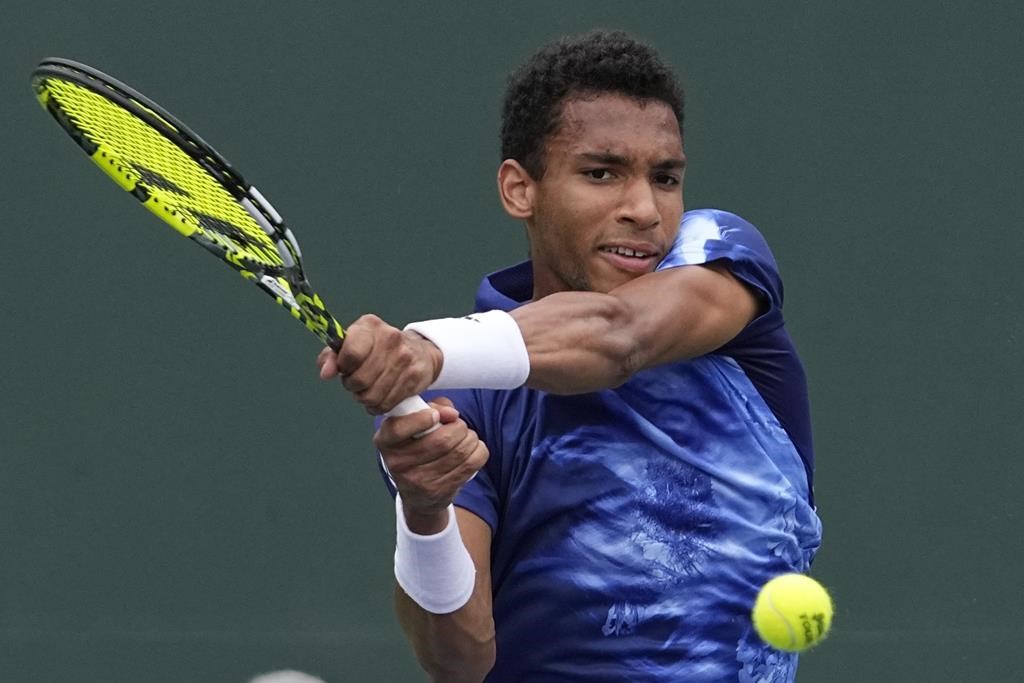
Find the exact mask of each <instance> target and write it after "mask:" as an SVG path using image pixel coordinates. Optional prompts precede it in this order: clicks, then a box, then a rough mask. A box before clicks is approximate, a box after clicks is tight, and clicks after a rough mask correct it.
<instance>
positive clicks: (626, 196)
mask: <svg viewBox="0 0 1024 683" xmlns="http://www.w3.org/2000/svg"><path fill="white" fill-rule="evenodd" d="M654 192H655V190H654V188H653V187H652V186H651V183H650V182H649V181H648V180H647V179H646V178H637V179H636V180H633V181H631V182H629V183H627V184H626V185H625V186H624V187H623V190H622V202H621V203H620V205H619V216H618V218H619V221H621V222H624V223H630V224H632V225H633V226H634V227H635V228H637V229H640V230H649V229H651V228H653V227H656V226H657V225H658V224H659V223H661V212H660V211H659V210H658V202H657V198H656V196H655V194H654Z"/></svg>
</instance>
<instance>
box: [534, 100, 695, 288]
mask: <svg viewBox="0 0 1024 683" xmlns="http://www.w3.org/2000/svg"><path fill="white" fill-rule="evenodd" d="M684 164H685V157H684V155H683V141H682V138H681V136H680V134H679V122H678V121H677V120H676V116H675V114H674V113H673V111H672V109H671V108H670V107H669V106H668V105H667V104H665V103H663V102H660V101H656V100H651V101H648V102H640V101H638V100H635V99H633V98H630V97H626V96H623V95H617V94H607V93H606V94H601V95H596V96H593V97H587V98H583V97H577V98H573V99H570V100H568V101H566V102H565V104H564V106H563V110H562V120H561V126H560V127H559V130H558V132H556V133H555V134H554V135H552V136H551V137H550V138H549V139H548V142H547V146H546V150H545V167H546V171H545V173H544V176H543V177H542V178H541V180H539V181H536V182H535V183H534V194H533V203H532V204H533V205H532V209H533V213H532V216H530V217H529V218H528V219H527V230H528V232H529V235H530V256H531V259H532V260H533V270H534V296H535V297H536V298H539V297H541V296H545V295H547V294H551V293H552V292H557V291H565V290H577V291H594V292H609V291H611V290H613V289H615V288H616V287H618V286H619V285H622V284H624V283H626V282H628V281H629V280H632V279H633V278H636V277H639V276H640V275H642V274H644V273H650V272H652V271H653V270H654V268H655V267H656V266H657V264H658V262H659V261H660V260H661V258H662V257H663V256H664V255H665V252H666V250H667V249H668V248H669V246H671V244H672V241H673V240H674V239H675V237H676V234H677V233H678V231H679V220H680V218H681V217H682V213H683V170H684Z"/></svg>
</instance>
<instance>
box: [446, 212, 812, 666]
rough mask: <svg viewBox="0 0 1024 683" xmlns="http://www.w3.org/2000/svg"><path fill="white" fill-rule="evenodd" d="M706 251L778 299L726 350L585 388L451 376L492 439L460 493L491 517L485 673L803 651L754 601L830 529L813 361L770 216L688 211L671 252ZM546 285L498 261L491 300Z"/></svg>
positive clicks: (467, 415)
mask: <svg viewBox="0 0 1024 683" xmlns="http://www.w3.org/2000/svg"><path fill="white" fill-rule="evenodd" d="M711 261H718V262H721V263H725V264H726V265H727V266H728V267H729V268H730V270H731V272H732V273H733V274H734V275H735V276H736V277H737V278H739V279H740V280H742V281H743V282H745V283H747V284H748V285H749V286H751V287H752V288H754V290H756V291H758V292H759V293H760V295H761V297H762V299H763V301H764V311H763V313H762V314H761V315H760V316H759V317H758V318H757V319H756V320H754V321H753V322H751V323H750V324H749V325H748V326H747V328H746V329H745V330H744V331H743V332H741V333H740V334H739V335H738V336H737V337H736V338H735V339H734V340H732V341H731V342H729V343H728V344H726V345H725V346H724V347H723V348H722V349H720V350H718V351H717V352H715V353H713V354H709V355H707V356H703V357H701V358H696V359H693V360H690V361H685V362H680V363H673V364H669V365H665V366H661V367H656V368H651V369H648V370H644V371H642V372H639V373H637V374H636V375H634V376H633V377H632V378H631V379H630V380H629V381H627V382H626V383H625V384H623V385H622V386H620V387H617V388H615V389H606V390H604V391H598V392H594V393H588V394H580V395H575V396H556V395H552V394H547V393H545V392H542V391H536V390H533V389H527V388H521V389H517V390H514V391H489V390H466V391H447V392H444V393H445V394H446V395H448V396H449V397H451V398H452V400H453V401H454V402H455V405H456V406H457V407H458V408H459V411H460V413H461V414H462V417H463V418H464V419H465V420H466V421H467V422H468V423H469V424H470V425H471V426H472V427H473V428H474V429H475V430H476V431H477V432H478V433H479V435H480V438H481V439H482V440H483V441H484V442H485V443H486V444H487V446H488V448H489V449H490V454H491V456H490V460H489V461H488V463H487V465H486V466H485V467H484V469H483V470H481V471H480V473H479V474H478V476H477V477H476V478H475V479H473V480H472V481H470V482H469V483H467V484H466V485H465V486H464V487H463V489H462V490H461V491H460V492H459V494H458V497H457V498H456V501H455V503H456V505H458V506H460V507H463V508H466V509H467V510H469V511H471V512H473V513H475V514H476V515H478V516H479V517H481V518H482V519H483V520H484V521H485V522H487V524H488V525H490V527H491V529H492V531H493V541H492V564H491V577H492V583H493V590H494V621H495V626H496V631H497V661H496V664H495V666H494V669H493V670H492V672H491V674H490V675H489V676H488V678H487V681H489V682H492V683H499V682H500V683H505V682H508V683H521V682H523V681H527V682H530V683H543V682H547V681H552V682H554V681H558V682H563V683H564V682H568V681H580V682H582V681H586V682H588V683H595V682H598V681H627V680H628V681H659V682H660V681H686V682H687V683H703V682H705V681H706V682H711V681H714V682H716V683H718V682H721V681H740V682H742V683H754V682H757V683H778V682H782V681H792V680H794V677H795V672H796V660H797V658H796V655H790V654H784V653H780V652H777V651H775V650H772V649H770V648H768V647H767V646H766V645H764V644H763V643H762V642H761V641H760V639H759V638H758V637H757V635H756V634H755V633H754V632H753V629H752V626H751V622H750V608H751V605H752V604H753V601H754V597H755V595H756V593H757V589H758V587H759V586H760V585H761V584H763V583H764V582H765V581H767V580H768V579H769V578H771V577H772V576H773V575H775V574H778V573H781V572H789V571H806V570H807V569H808V567H809V565H810V562H811V559H812V557H813V555H814V553H815V551H816V550H817V548H818V545H819V543H820V537H821V524H820V522H819V520H818V517H817V515H816V514H815V510H814V507H813V498H812V492H811V483H810V478H811V473H812V472H813V462H814V460H813V453H812V445H811V436H810V417H809V410H808V404H807V389H806V381H805V377H804V373H803V368H802V366H801V364H800V361H799V359H798V358H797V355H796V352H795V350H794V348H793V345H792V343H791V341H790V339H789V336H788V335H787V333H786V331H785V327H784V326H783V319H782V313H781V307H782V282H781V280H780V278H779V275H778V268H777V266H776V263H775V260H774V258H773V257H772V254H771V252H770V251H769V249H768V246H767V244H766V243H765V241H764V239H763V238H762V237H761V235H760V234H759V233H758V231H757V230H756V229H755V228H754V227H753V226H752V225H750V224H749V223H748V222H746V221H744V220H743V219H741V218H739V217H738V216H735V215H733V214H730V213H726V212H724V211H717V210H697V211H689V212H687V213H686V214H685V215H684V217H683V221H682V226H681V229H680V232H679V236H678V238H677V239H676V241H675V243H674V244H673V246H672V248H671V250H670V251H669V253H668V255H667V256H666V257H665V258H664V260H663V261H662V262H661V263H660V264H659V266H658V269H659V270H663V269H666V268H676V267H684V266H688V265H695V264H702V263H708V262H711ZM532 288H533V287H532V271H531V268H530V265H529V263H525V264H521V265H519V266H516V267H513V268H510V269H508V270H505V271H501V272H499V273H495V274H493V275H491V276H489V277H488V278H487V279H485V280H484V282H483V283H482V284H481V286H480V290H479V291H478V294H477V306H476V307H477V310H490V309H495V308H500V309H505V310H510V309H512V308H515V307H516V306H518V305H520V304H522V303H525V302H526V301H528V300H529V298H530V296H531V295H532ZM668 295H670V293H668V292H666V296H668Z"/></svg>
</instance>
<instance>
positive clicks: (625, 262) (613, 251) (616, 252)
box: [598, 245, 658, 273]
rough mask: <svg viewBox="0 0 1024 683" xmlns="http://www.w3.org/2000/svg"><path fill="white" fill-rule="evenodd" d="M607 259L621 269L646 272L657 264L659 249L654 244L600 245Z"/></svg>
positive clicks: (599, 248)
mask: <svg viewBox="0 0 1024 683" xmlns="http://www.w3.org/2000/svg"><path fill="white" fill-rule="evenodd" d="M598 251H599V252H600V253H601V254H602V255H603V257H604V258H605V260H607V261H609V262H610V263H611V264H612V265H613V266H615V267H616V268H619V269H620V270H626V271H629V272H631V273H646V272H649V271H650V270H651V269H652V268H653V267H654V266H655V265H657V260H658V251H657V250H656V249H655V248H654V247H652V246H647V245H644V246H633V247H626V246H622V245H609V246H603V247H598Z"/></svg>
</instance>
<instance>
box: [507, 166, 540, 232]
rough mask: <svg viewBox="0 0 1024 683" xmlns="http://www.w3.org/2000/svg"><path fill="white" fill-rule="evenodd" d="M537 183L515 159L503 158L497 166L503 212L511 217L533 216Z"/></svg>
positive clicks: (525, 217)
mask: <svg viewBox="0 0 1024 683" xmlns="http://www.w3.org/2000/svg"><path fill="white" fill-rule="evenodd" d="M536 192H537V183H536V181H534V179H533V178H531V177H530V174H529V173H527V172H526V169H525V168H523V167H522V165H521V164H520V163H519V162H518V161H516V160H515V159H505V161H503V162H501V166H499V167H498V196H499V197H501V205H502V206H503V207H505V213H507V214H508V215H509V216H512V218H521V219H527V218H530V217H531V216H533V200H534V196H535V195H536Z"/></svg>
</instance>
